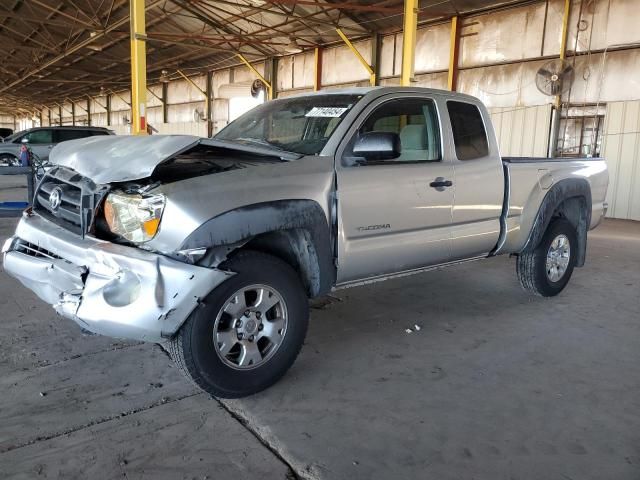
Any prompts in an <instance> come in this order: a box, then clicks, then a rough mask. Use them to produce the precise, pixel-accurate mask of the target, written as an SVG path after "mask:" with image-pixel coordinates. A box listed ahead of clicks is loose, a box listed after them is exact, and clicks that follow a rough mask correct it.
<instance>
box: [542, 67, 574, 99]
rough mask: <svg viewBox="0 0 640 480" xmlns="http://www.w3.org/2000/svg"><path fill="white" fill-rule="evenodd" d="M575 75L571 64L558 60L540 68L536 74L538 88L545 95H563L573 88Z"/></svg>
mask: <svg viewBox="0 0 640 480" xmlns="http://www.w3.org/2000/svg"><path fill="white" fill-rule="evenodd" d="M575 75H576V73H575V70H574V68H573V66H572V65H571V64H570V63H569V62H567V61H566V60H562V59H560V58H556V59H554V60H550V61H548V62H547V63H545V64H544V65H543V66H542V67H540V70H538V73H536V86H537V87H538V90H540V91H541V92H542V93H544V94H545V95H562V94H563V93H565V92H567V91H568V90H569V89H570V88H571V84H572V83H573V80H574V78H575Z"/></svg>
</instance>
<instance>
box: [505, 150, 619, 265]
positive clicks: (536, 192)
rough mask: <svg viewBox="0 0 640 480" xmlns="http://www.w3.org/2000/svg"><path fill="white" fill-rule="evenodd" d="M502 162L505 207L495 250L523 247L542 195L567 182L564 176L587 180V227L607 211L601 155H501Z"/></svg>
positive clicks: (510, 250)
mask: <svg viewBox="0 0 640 480" xmlns="http://www.w3.org/2000/svg"><path fill="white" fill-rule="evenodd" d="M502 163H503V168H504V172H505V183H506V185H505V204H504V206H505V211H504V212H503V234H502V236H501V239H500V242H499V244H498V247H497V249H496V252H495V253H496V254H500V253H518V252H520V251H522V249H523V248H524V247H525V246H526V244H527V241H528V239H529V236H530V233H531V231H532V229H533V224H534V221H535V219H536V216H537V214H538V210H539V209H540V206H541V205H542V202H543V201H544V198H545V196H546V195H547V194H548V193H549V192H550V191H551V190H555V189H557V188H558V187H561V186H562V185H563V184H564V183H568V182H563V181H564V180H569V179H583V180H584V181H585V182H587V183H588V186H589V190H590V192H591V198H590V202H591V215H590V221H589V225H588V228H589V229H592V228H595V227H596V226H597V225H598V224H599V223H600V221H601V219H602V217H603V216H604V214H605V213H606V202H605V196H606V193H607V185H608V181H609V177H608V173H607V165H606V163H605V161H604V159H603V158H593V157H584V158H541V157H503V158H502ZM572 183H575V182H572ZM554 186H555V187H554Z"/></svg>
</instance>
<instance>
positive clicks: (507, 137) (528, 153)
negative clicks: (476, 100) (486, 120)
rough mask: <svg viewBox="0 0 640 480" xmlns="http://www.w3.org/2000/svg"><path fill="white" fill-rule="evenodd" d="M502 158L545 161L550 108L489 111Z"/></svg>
mask: <svg viewBox="0 0 640 480" xmlns="http://www.w3.org/2000/svg"><path fill="white" fill-rule="evenodd" d="M489 112H490V114H491V121H492V123H493V128H494V130H495V132H496V137H497V138H498V144H499V145H500V154H501V155H503V156H512V157H546V156H547V147H548V144H549V128H550V124H551V105H550V104H547V105H536V106H531V107H514V108H509V107H507V108H492V109H490V110H489Z"/></svg>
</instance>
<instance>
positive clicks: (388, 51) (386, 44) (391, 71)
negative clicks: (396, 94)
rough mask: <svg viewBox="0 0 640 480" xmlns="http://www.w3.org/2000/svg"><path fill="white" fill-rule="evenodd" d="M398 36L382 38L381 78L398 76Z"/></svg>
mask: <svg viewBox="0 0 640 480" xmlns="http://www.w3.org/2000/svg"><path fill="white" fill-rule="evenodd" d="M396 48H397V45H396V35H386V36H384V37H382V45H381V47H380V76H381V77H392V76H394V75H397V72H396V69H395V68H394V67H395V50H396Z"/></svg>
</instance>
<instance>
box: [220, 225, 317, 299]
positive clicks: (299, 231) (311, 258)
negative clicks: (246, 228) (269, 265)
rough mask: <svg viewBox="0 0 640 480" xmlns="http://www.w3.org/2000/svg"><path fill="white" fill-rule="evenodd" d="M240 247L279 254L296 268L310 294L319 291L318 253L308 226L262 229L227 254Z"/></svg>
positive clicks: (275, 255)
mask: <svg viewBox="0 0 640 480" xmlns="http://www.w3.org/2000/svg"><path fill="white" fill-rule="evenodd" d="M243 250H254V251H257V252H262V253H266V254H269V255H273V256H274V257H277V258H279V259H280V260H282V261H284V262H286V263H288V264H289V265H290V266H291V267H292V268H293V269H294V270H295V271H296V273H297V274H298V276H299V277H300V281H301V282H302V284H303V285H304V288H305V291H306V292H307V295H308V296H309V297H311V298H313V297H316V296H318V295H320V294H321V293H322V292H321V290H322V286H321V278H320V277H321V273H320V264H319V259H318V254H317V252H316V248H315V246H314V243H313V240H312V237H311V233H310V232H309V231H308V230H306V229H303V228H293V229H289V230H277V231H273V232H266V233H262V234H259V235H256V236H255V237H253V238H252V239H251V240H250V241H248V242H247V243H245V244H244V245H242V247H240V248H238V249H236V250H235V251H234V252H232V253H231V254H229V255H228V256H229V257H233V256H234V255H236V254H237V253H238V252H240V251H243Z"/></svg>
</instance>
